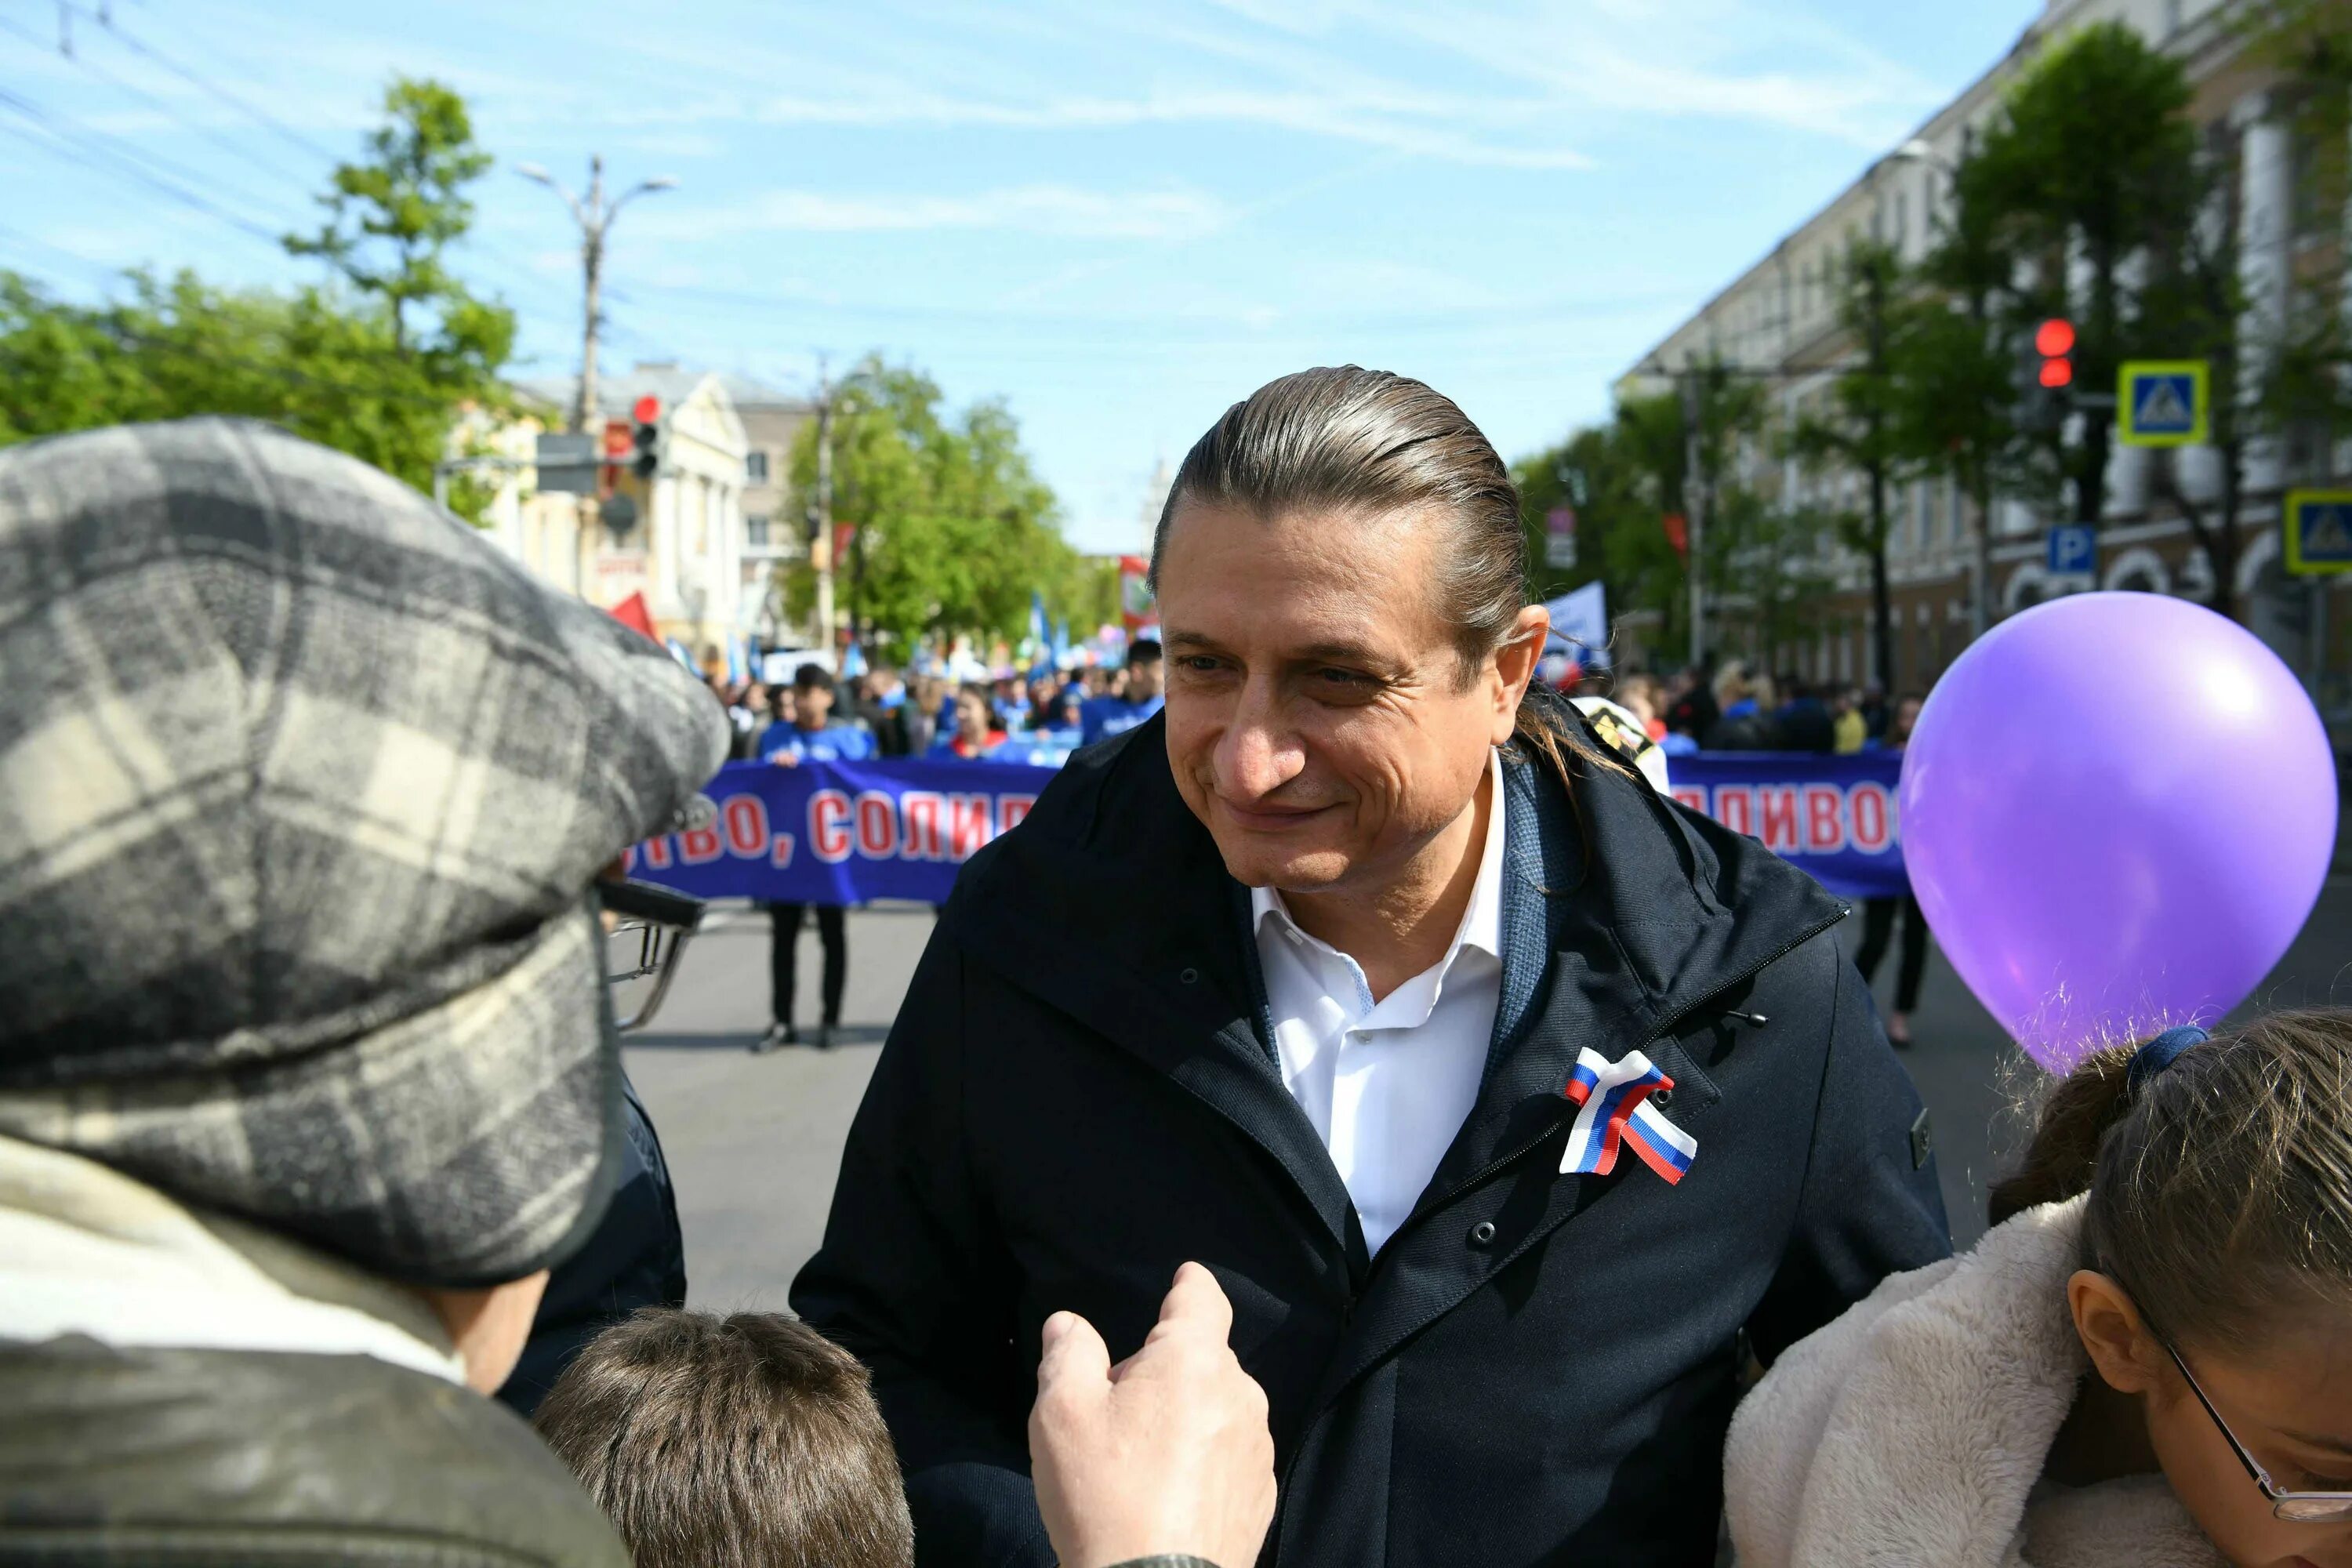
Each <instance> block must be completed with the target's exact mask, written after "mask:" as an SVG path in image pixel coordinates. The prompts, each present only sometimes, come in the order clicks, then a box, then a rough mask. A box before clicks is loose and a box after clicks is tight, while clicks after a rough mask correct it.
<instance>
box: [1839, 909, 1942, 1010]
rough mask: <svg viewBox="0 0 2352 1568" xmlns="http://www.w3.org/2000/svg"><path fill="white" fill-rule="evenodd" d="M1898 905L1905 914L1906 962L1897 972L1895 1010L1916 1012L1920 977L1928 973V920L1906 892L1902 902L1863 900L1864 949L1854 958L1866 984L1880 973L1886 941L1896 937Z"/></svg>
mask: <svg viewBox="0 0 2352 1568" xmlns="http://www.w3.org/2000/svg"><path fill="white" fill-rule="evenodd" d="M1898 906H1899V907H1900V908H1901V910H1902V911H1903V963H1902V964H1901V966H1900V967H1899V968H1897V969H1896V970H1895V1011H1896V1012H1898V1013H1916V1012H1917V1011H1918V1010H1919V977H1920V976H1921V975H1923V974H1925V973H1927V916H1925V915H1923V914H1921V913H1920V912H1919V900H1916V899H1915V898H1913V897H1912V896H1911V895H1910V894H1908V893H1906V894H1904V895H1903V896H1902V897H1901V898H1899V899H1864V900H1862V950H1861V951H1860V952H1856V953H1855V954H1854V955H1853V966H1854V967H1855V968H1856V969H1859V970H1861V971H1862V979H1863V984H1865V985H1866V984H1870V982H1871V980H1872V979H1873V978H1874V976H1875V975H1876V974H1877V973H1878V961H1879V960H1880V959H1882V958H1885V956H1886V943H1887V941H1888V939H1889V938H1891V937H1892V936H1894V934H1895V910H1896V909H1897V907H1898Z"/></svg>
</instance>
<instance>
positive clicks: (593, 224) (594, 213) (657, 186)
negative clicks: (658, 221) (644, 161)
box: [515, 153, 677, 431]
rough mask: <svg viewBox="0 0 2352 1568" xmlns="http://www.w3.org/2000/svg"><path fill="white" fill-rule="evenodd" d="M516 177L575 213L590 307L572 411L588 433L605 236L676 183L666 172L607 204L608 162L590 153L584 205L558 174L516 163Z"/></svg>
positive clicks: (592, 406) (574, 424)
mask: <svg viewBox="0 0 2352 1568" xmlns="http://www.w3.org/2000/svg"><path fill="white" fill-rule="evenodd" d="M515 173H516V174H520V175H521V176H522V177H523V178H524V179H526V180H536V181H538V182H539V183H540V184H542V185H545V186H547V187H548V188H549V189H550V190H551V191H553V192H554V193H555V194H556V195H559V196H562V198H563V205H566V206H568V207H570V208H571V209H572V221H573V222H574V223H577V224H578V225H579V226H580V264H581V270H582V271H583V273H584V274H585V275H586V281H587V289H586V295H587V309H586V312H585V321H584V323H583V328H582V331H581V334H580V395H579V397H578V399H577V400H576V401H574V403H573V404H572V429H574V430H580V431H585V430H587V429H589V428H590V426H591V424H592V423H593V421H594V419H595V417H596V328H597V326H598V325H599V323H600V322H601V321H602V315H601V312H600V310H599V309H598V307H599V305H600V303H601V301H602V300H603V297H604V236H605V235H606V234H607V233H608V232H609V231H610V230H611V229H612V226H613V220H614V218H615V217H617V216H620V211H621V209H622V208H623V207H624V206H626V205H628V204H629V202H630V201H631V200H632V199H634V198H635V197H637V196H641V195H646V193H647V192H649V191H667V190H671V189H674V188H675V187H676V186H677V181H676V180H674V179H672V178H670V177H669V176H668V175H667V174H663V175H659V176H657V177H656V178H654V179H650V180H641V181H639V182H638V183H637V184H634V185H632V186H630V187H629V188H628V189H627V190H625V191H624V192H622V193H621V194H620V195H617V196H615V197H614V198H613V200H612V201H611V202H610V203H609V204H608V203H607V202H606V201H605V200H604V157H603V155H602V154H599V153H592V154H590V156H589V159H588V199H587V200H586V201H585V202H583V201H581V200H580V199H579V198H577V197H575V196H574V195H572V193H571V192H570V191H567V190H565V189H564V188H563V186H562V184H561V183H560V182H558V181H557V179H556V178H555V176H554V175H552V174H549V173H548V172H547V171H546V170H545V169H542V168H541V167H540V166H539V165H538V164H537V163H517V164H516V165H515Z"/></svg>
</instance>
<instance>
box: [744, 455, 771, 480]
mask: <svg viewBox="0 0 2352 1568" xmlns="http://www.w3.org/2000/svg"><path fill="white" fill-rule="evenodd" d="M743 479H744V482H745V483H747V484H754V485H764V484H766V483H767V482H768V453H767V449H766V448H765V447H752V448H751V450H750V451H749V452H747V453H745V454H744V455H743Z"/></svg>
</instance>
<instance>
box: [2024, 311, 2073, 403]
mask: <svg viewBox="0 0 2352 1568" xmlns="http://www.w3.org/2000/svg"><path fill="white" fill-rule="evenodd" d="M2033 347H2034V349H2035V350H2036V352H2038V353H2043V354H2047V355H2049V356H2050V357H2052V358H2053V359H2054V358H2056V357H2057V356H2058V355H2060V354H2070V353H2074V322H2072V321H2065V320H2063V319H2060V318H2056V317H2053V318H2052V319H2051V320H2049V321H2044V322H2042V324H2041V325H2040V326H2038V327H2036V328H2034V329H2033ZM2042 385H2044V386H2063V385H2065V383H2064V382H2063V381H2056V382H2053V381H2044V382H2043V383H2042Z"/></svg>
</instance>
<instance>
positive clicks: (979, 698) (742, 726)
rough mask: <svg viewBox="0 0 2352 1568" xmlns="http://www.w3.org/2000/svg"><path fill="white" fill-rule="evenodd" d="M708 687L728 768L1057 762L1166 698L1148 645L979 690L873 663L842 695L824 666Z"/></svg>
mask: <svg viewBox="0 0 2352 1568" xmlns="http://www.w3.org/2000/svg"><path fill="white" fill-rule="evenodd" d="M706 684H707V685H708V686H709V689H710V692H711V695H712V696H714V697H715V698H717V699H718V700H719V705H720V706H721V707H723V708H724V709H725V710H727V719H728V723H729V725H730V728H731V730H732V731H733V735H734V740H733V743H732V746H731V749H730V752H729V755H730V757H731V758H732V759H733V760H735V761H737V762H749V761H754V760H756V761H761V762H775V761H781V760H789V761H792V762H798V761H802V760H803V759H809V760H815V761H820V762H834V761H840V762H857V761H862V760H864V759H865V758H867V757H920V758H929V759H932V760H937V761H946V760H954V761H958V762H979V761H984V760H989V759H992V758H996V757H999V756H1003V757H1004V758H1005V760H1009V761H1020V760H1025V759H1026V757H1027V756H1029V755H1030V754H1032V753H1033V752H1034V750H1035V749H1037V748H1038V747H1040V746H1042V747H1044V748H1045V749H1046V750H1048V751H1052V752H1056V753H1062V752H1070V751H1074V750H1076V748H1077V747H1079V746H1081V745H1091V744H1093V743H1094V742H1097V741H1100V740H1104V739H1107V738H1108V737H1109V736H1112V735H1117V734H1120V733H1123V732H1124V731H1129V730H1131V729H1133V728H1135V727H1136V726H1137V725H1138V724H1140V723H1143V722H1144V721H1147V720H1149V719H1150V717H1151V716H1152V715H1153V714H1154V713H1157V712H1159V711H1160V702H1161V700H1162V692H1163V690H1164V689H1165V680H1164V672H1163V669H1162V666H1161V658H1160V644H1159V641H1158V640H1157V639H1156V638H1153V637H1138V638H1136V639H1135V640H1134V641H1133V642H1132V643H1130V644H1129V647H1128V648H1127V651H1126V654H1125V657H1124V658H1122V659H1121V660H1120V662H1119V663H1118V664H1117V665H1107V664H1099V663H1095V664H1085V665H1079V666H1076V667H1073V668H1069V669H1057V668H1054V667H1053V666H1051V665H1041V666H1039V667H1038V668H1034V669H1032V670H1030V671H1029V672H1028V673H1027V674H1026V675H1022V674H1019V673H1017V672H1013V671H1003V672H999V673H998V674H997V675H995V676H994V677H993V678H992V679H987V680H972V679H967V680H961V681H958V680H952V679H950V678H949V677H947V676H945V675H940V674H934V673H919V674H917V675H914V676H913V677H911V678H909V677H908V676H906V675H903V674H901V673H900V672H899V671H898V669H896V668H893V667H891V666H889V665H887V664H879V665H876V666H873V667H872V668H869V669H867V670H866V673H864V674H862V675H859V676H856V677H854V678H852V679H850V680H849V681H848V682H847V683H846V685H847V690H846V691H844V690H843V689H842V686H843V683H842V682H840V681H838V680H836V679H835V677H834V675H833V673H832V672H831V671H830V670H828V669H826V668H824V666H823V665H821V664H803V665H801V666H800V667H799V668H797V669H795V670H794V671H793V677H792V679H791V680H789V681H785V682H780V683H776V684H771V683H769V682H767V681H765V680H761V679H755V678H748V677H747V678H743V679H728V678H727V677H725V676H723V675H717V674H714V675H711V676H709V677H708V678H706ZM819 735H822V736H823V739H822V740H819V739H818V738H817V737H818V736H819ZM1008 747H1013V748H1014V751H1013V752H1012V753H1008V752H1007V750H1006V749H1007V748H1008ZM1056 760H1058V755H1057V757H1056Z"/></svg>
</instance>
